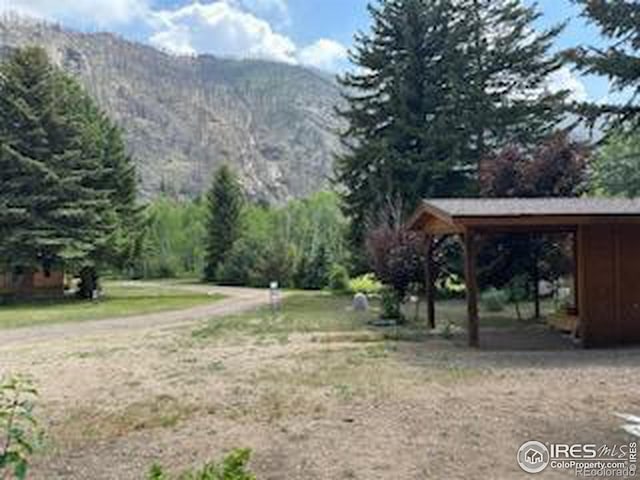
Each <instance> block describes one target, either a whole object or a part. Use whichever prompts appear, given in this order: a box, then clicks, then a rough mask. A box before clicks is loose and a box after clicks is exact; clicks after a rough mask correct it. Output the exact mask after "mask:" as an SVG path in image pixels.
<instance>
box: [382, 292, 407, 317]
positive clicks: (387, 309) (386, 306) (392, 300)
mask: <svg viewBox="0 0 640 480" xmlns="http://www.w3.org/2000/svg"><path fill="white" fill-rule="evenodd" d="M380 302H381V305H382V314H381V316H382V318H385V319H393V320H403V319H404V317H403V315H402V301H401V299H400V297H399V296H398V292H396V291H395V290H394V289H392V288H385V289H383V290H382V295H381V297H380Z"/></svg>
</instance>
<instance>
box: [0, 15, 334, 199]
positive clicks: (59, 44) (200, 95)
mask: <svg viewBox="0 0 640 480" xmlns="http://www.w3.org/2000/svg"><path fill="white" fill-rule="evenodd" d="M26 45H40V46H42V47H44V48H45V49H46V50H47V52H48V53H49V55H50V57H51V59H52V61H53V62H54V63H56V64H57V65H59V66H60V67H62V68H63V69H65V70H66V71H68V72H69V73H71V74H72V75H73V76H74V77H76V78H77V79H78V80H79V81H80V82H81V83H82V84H83V85H84V87H85V88H86V89H87V90H88V91H89V93H90V94H91V95H92V96H93V97H94V98H95V99H96V100H97V101H98V103H99V104H100V105H101V106H102V108H103V109H105V110H106V111H107V112H108V113H109V115H110V116H111V117H112V118H113V119H115V120H116V121H117V122H118V123H119V124H120V125H121V126H122V127H123V129H124V131H125V134H126V141H127V146H128V148H129V149H130V152H131V154H132V155H133V156H134V158H135V160H136V163H137V166H138V172H139V177H140V188H141V193H142V195H143V197H146V198H149V197H153V196H155V195H157V194H158V193H159V192H161V191H164V192H169V193H173V194H177V195H180V196H186V197H193V196H195V195H198V194H200V193H202V192H203V191H205V190H206V189H207V187H208V186H209V182H210V178H211V174H212V171H213V169H214V168H215V167H216V166H218V165H220V164H222V163H225V162H226V163H229V164H230V165H232V166H233V167H234V168H235V169H236V170H237V171H238V173H239V174H240V176H241V179H242V182H243V184H244V186H245V189H246V190H247V193H248V195H249V196H250V197H252V198H254V199H260V200H265V201H268V202H283V201H285V200H287V199H289V198H295V197H301V196H304V195H307V194H310V193H312V192H314V191H317V190H318V189H320V188H322V186H324V185H326V183H327V181H328V178H329V176H330V175H331V171H332V164H333V161H332V159H333V155H334V153H336V152H337V151H339V149H340V143H339V140H338V137H337V134H336V131H337V130H338V129H339V128H340V123H339V120H338V119H337V117H336V115H335V113H334V107H335V106H336V105H337V104H338V103H339V102H340V92H339V89H338V87H337V85H336V83H335V82H334V81H333V79H332V78H331V77H330V76H329V75H325V74H323V73H321V72H317V71H314V70H310V69H306V68H302V67H298V66H293V65H287V64H282V63H273V62H266V61H257V60H230V59H220V58H215V57H212V56H198V57H178V56H173V55H169V54H167V53H164V52H161V51H158V50H156V49H154V48H152V47H149V46H146V45H144V44H139V43H133V42H130V41H126V40H124V39H122V38H120V37H118V36H116V35H113V34H110V33H80V32H75V31H70V30H66V29H64V28H61V27H59V26H56V25H52V24H47V23H42V22H36V21H34V20H29V19H24V18H18V17H16V16H6V17H4V18H3V19H0V47H1V51H2V52H4V54H6V53H7V52H8V51H10V50H11V49H13V48H16V47H22V46H26Z"/></svg>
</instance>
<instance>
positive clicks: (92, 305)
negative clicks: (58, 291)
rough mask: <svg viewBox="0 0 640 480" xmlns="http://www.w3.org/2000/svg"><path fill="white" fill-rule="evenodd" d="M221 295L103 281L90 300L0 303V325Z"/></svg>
mask: <svg viewBox="0 0 640 480" xmlns="http://www.w3.org/2000/svg"><path fill="white" fill-rule="evenodd" d="M221 298H223V296H222V295H218V294H216V295H208V294H206V293H204V292H203V293H200V292H193V291H187V290H181V289H179V288H171V287H170V286H169V285H167V286H166V287H165V286H162V287H155V286H144V285H135V284H134V283H133V282H126V283H122V282H105V283H104V297H103V298H101V299H100V300H99V301H96V302H90V301H86V300H77V299H75V298H66V299H61V300H51V301H49V300H43V301H34V302H29V303H15V304H9V305H3V306H0V328H17V327H26V326H32V325H44V324H52V323H63V322H79V321H86V320H99V319H104V318H114V317H126V316H131V315H139V314H145V313H156V312H163V311H170V310H181V309H184V308H189V307H195V306H197V305H203V304H206V303H211V302H214V301H217V300H220V299H221Z"/></svg>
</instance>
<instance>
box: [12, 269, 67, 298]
mask: <svg viewBox="0 0 640 480" xmlns="http://www.w3.org/2000/svg"><path fill="white" fill-rule="evenodd" d="M0 294H4V295H11V296H17V297H25V298H28V297H47V298H49V297H61V296H63V295H64V273H63V272H61V271H52V272H50V273H49V274H48V275H46V274H45V273H44V272H43V271H36V272H31V273H28V272H27V273H24V274H21V275H13V274H11V273H0Z"/></svg>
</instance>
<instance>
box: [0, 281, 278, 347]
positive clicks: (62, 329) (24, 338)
mask: <svg viewBox="0 0 640 480" xmlns="http://www.w3.org/2000/svg"><path fill="white" fill-rule="evenodd" d="M134 284H135V286H136V288H143V287H144V286H145V285H146V286H148V287H158V286H164V287H166V286H167V285H166V284H165V285H163V284H155V283H151V282H134ZM121 286H126V282H121ZM171 288H176V289H181V290H189V291H195V292H201V293H208V294H216V293H218V294H222V295H224V296H225V298H224V299H223V300H220V301H215V302H212V303H211V304H210V305H202V306H198V307H193V308H189V309H185V310H177V311H169V312H158V313H152V314H147V315H137V316H131V317H126V318H112V319H102V320H92V321H87V322H72V323H61V324H55V325H45V326H35V327H26V328H17V329H13V330H0V350H2V349H3V348H5V347H9V346H13V345H23V346H24V345H26V344H29V343H33V342H46V341H49V340H55V339H69V338H73V337H80V336H92V335H102V334H117V333H124V334H127V333H131V332H132V331H135V330H148V329H158V328H167V327H172V326H178V325H186V324H189V323H193V322H195V321H198V320H203V319H207V318H210V317H214V316H221V315H230V314H235V313H240V312H243V311H247V310H251V309H254V308H256V307H259V306H260V305H264V304H267V303H268V302H269V292H268V290H263V289H254V288H234V287H211V286H207V285H196V284H194V285H188V284H185V285H174V284H172V285H171Z"/></svg>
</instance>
